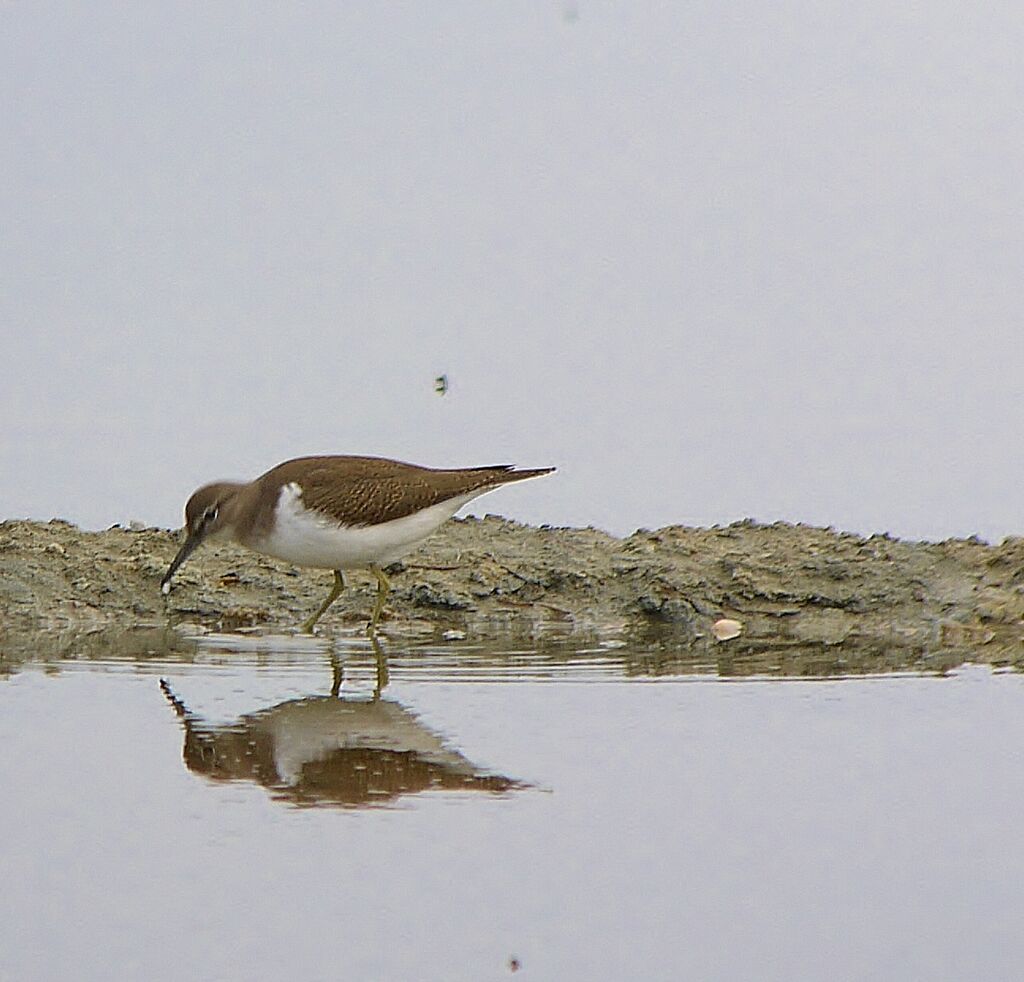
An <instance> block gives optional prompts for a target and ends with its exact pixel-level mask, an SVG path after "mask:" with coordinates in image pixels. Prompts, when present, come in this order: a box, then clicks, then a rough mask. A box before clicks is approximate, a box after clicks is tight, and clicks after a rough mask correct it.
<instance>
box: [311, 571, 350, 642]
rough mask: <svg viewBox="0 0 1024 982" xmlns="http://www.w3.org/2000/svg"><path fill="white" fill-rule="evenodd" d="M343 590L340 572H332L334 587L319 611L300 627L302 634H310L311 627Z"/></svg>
mask: <svg viewBox="0 0 1024 982" xmlns="http://www.w3.org/2000/svg"><path fill="white" fill-rule="evenodd" d="M344 589H345V580H344V578H343V577H342V575H341V570H340V569H336V570H335V571H334V586H333V587H332V588H331V592H330V593H329V594H327V599H326V600H325V601H324V602H323V603H322V604H321V605H320V609H319V610H318V611H317V612H316V613H315V614H314V615H313V616H312V617H311V618H310V619H309V620H308V621H306V623H305V624H303V625H302V633H303V634H312V633H313V625H314V624H316V622H317V621H318V620H320V618H321V617H323V616H324V612H325V611H326V610H327V608H328V607H330V606H331V604H332V603H334V601H335V600H337V599H338V597H339V596H340V595H341V591H342V590H344Z"/></svg>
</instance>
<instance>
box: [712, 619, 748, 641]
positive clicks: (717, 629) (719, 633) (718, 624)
mask: <svg viewBox="0 0 1024 982" xmlns="http://www.w3.org/2000/svg"><path fill="white" fill-rule="evenodd" d="M711 633H712V634H713V635H714V636H715V637H716V638H717V639H718V640H719V641H731V640H732V639H733V638H738V637H739V636H740V635H741V634H742V633H743V625H742V624H741V623H740V622H739V621H734V620H733V619H732V618H731V617H723V618H721V619H720V620H717V621H715V623H714V624H712V625H711Z"/></svg>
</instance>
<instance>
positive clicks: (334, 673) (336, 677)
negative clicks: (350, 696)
mask: <svg viewBox="0 0 1024 982" xmlns="http://www.w3.org/2000/svg"><path fill="white" fill-rule="evenodd" d="M344 681H345V665H344V663H343V662H342V660H341V659H340V658H339V657H338V652H336V651H332V652H331V695H332V696H334V698H337V697H338V695H339V694H340V693H341V684H342V683H343V682H344Z"/></svg>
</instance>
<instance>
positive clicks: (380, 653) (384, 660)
mask: <svg viewBox="0 0 1024 982" xmlns="http://www.w3.org/2000/svg"><path fill="white" fill-rule="evenodd" d="M370 644H372V645H373V653H374V654H375V655H376V656H377V684H376V685H375V686H374V689H373V698H374V699H379V698H380V694H381V692H383V691H384V688H385V686H386V685H387V684H388V682H389V681H390V678H391V673H390V671H389V670H388V656H387V655H386V654H385V653H384V649H383V648H382V647H381V646H380V642H379V641H378V640H377V635H376V634H371V635H370Z"/></svg>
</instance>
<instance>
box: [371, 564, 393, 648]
mask: <svg viewBox="0 0 1024 982" xmlns="http://www.w3.org/2000/svg"><path fill="white" fill-rule="evenodd" d="M370 572H371V573H373V575H374V576H376V577H377V603H376V604H374V607H373V614H372V615H371V616H370V623H369V624H368V625H367V627H366V633H367V634H368V635H370V637H371V638H372V637H373V636H374V635H375V634H376V633H377V622H378V621H379V620H380V612H381V611H382V610H383V609H384V602H385V601H386V600H387V599H388V593H389V592H390V590H391V584H390V583H389V582H388V578H387V577H386V576H385V575H384V570H382V569H381V568H380V567H379V566H371V567H370Z"/></svg>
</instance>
